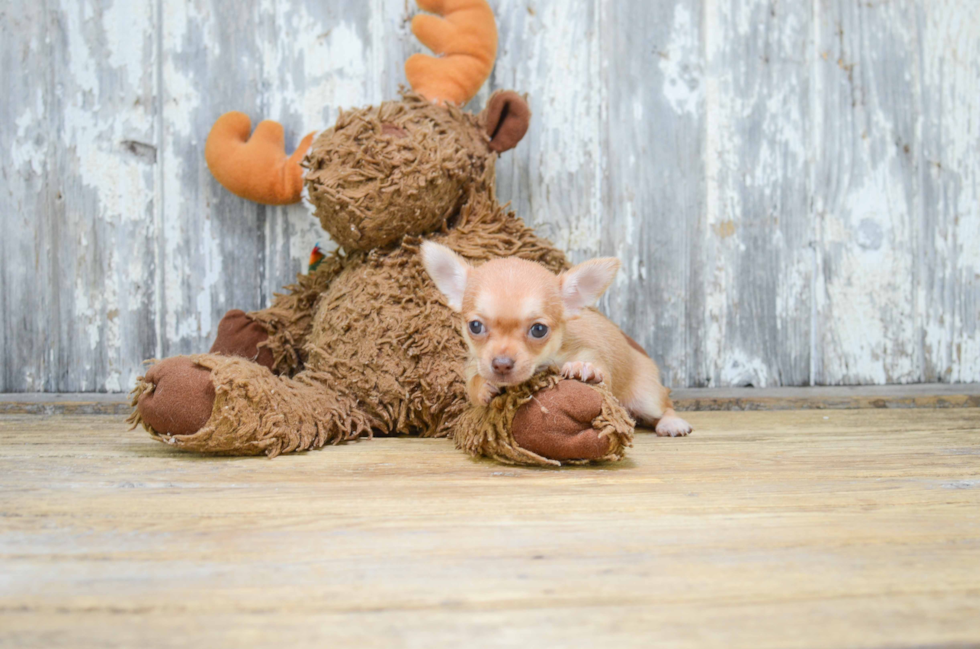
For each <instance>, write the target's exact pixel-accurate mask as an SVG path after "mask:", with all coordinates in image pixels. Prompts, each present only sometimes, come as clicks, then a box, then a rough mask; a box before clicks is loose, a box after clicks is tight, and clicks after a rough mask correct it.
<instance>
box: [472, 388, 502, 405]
mask: <svg viewBox="0 0 980 649" xmlns="http://www.w3.org/2000/svg"><path fill="white" fill-rule="evenodd" d="M498 394H500V388H498V387H497V386H496V385H493V384H491V383H484V384H483V385H481V386H480V389H479V390H477V391H476V394H475V395H474V397H475V399H474V400H475V401H476V404H477V405H479V406H489V405H490V402H491V401H493V398H494V397H495V396H497V395H498Z"/></svg>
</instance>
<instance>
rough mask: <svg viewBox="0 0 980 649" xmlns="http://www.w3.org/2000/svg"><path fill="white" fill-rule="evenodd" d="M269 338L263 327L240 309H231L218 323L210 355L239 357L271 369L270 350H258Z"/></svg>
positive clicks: (265, 348)
mask: <svg viewBox="0 0 980 649" xmlns="http://www.w3.org/2000/svg"><path fill="white" fill-rule="evenodd" d="M268 338H269V333H268V332H267V331H266V329H265V327H263V326H262V325H261V324H259V323H258V322H256V321H255V320H252V319H251V318H250V317H248V315H246V314H245V312H244V311H242V310H241V309H232V310H231V311H229V312H228V313H226V314H225V317H223V318H222V319H221V322H219V323H218V336H217V338H215V339H214V344H213V345H211V353H212V354H222V355H223V356H241V357H242V358H247V359H248V360H250V361H255V362H256V363H258V364H259V365H265V366H266V367H268V368H269V369H272V366H273V364H274V361H273V357H272V350H270V349H269V348H268V347H262V348H261V349H260V348H259V344H260V343H264V342H265V341H266V340H268Z"/></svg>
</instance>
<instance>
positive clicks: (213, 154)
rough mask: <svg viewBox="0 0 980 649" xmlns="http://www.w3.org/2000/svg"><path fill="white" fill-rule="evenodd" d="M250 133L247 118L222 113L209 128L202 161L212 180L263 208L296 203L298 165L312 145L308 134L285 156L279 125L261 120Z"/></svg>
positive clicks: (299, 178)
mask: <svg viewBox="0 0 980 649" xmlns="http://www.w3.org/2000/svg"><path fill="white" fill-rule="evenodd" d="M251 131H252V121H251V120H250V119H249V118H248V115H245V114H244V113H239V112H231V113H225V114H224V115H222V116H221V117H219V118H218V121H216V122H215V123H214V126H213V127H211V133H210V134H209V135H208V140H207V143H206V144H205V145H204V158H205V160H207V163H208V169H210V170H211V174H212V175H213V176H214V177H215V179H216V180H217V181H218V182H219V183H221V184H222V185H224V187H225V188H226V189H227V190H228V191H230V192H232V193H233V194H235V195H237V196H241V197H242V198H247V199H248V200H250V201H255V202H256V203H264V204H266V205H287V204H289V203H297V202H299V200H300V195H301V193H302V191H303V168H302V167H301V166H300V162H301V161H302V160H303V157H304V156H305V155H306V152H307V151H308V150H309V149H310V145H311V144H312V143H313V133H310V134H308V135H307V136H306V137H304V138H303V140H302V141H301V142H300V143H299V146H298V147H296V150H295V151H293V153H292V155H289V156H287V155H286V143H285V137H284V136H283V130H282V125H281V124H279V123H278V122H271V121H264V122H261V123H260V124H259V125H258V127H257V128H256V129H255V133H252V136H251V137H249V133H251Z"/></svg>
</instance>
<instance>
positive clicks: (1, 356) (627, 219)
mask: <svg viewBox="0 0 980 649" xmlns="http://www.w3.org/2000/svg"><path fill="white" fill-rule="evenodd" d="M491 4H492V5H493V7H494V10H495V12H496V15H497V17H498V26H499V30H500V48H499V49H500V51H499V57H498V61H497V65H496V68H495V70H494V72H493V75H492V77H491V79H490V82H489V83H488V84H487V86H486V87H485V88H484V89H483V90H482V91H481V92H480V94H479V95H478V96H477V97H476V98H475V99H474V101H473V102H472V104H471V108H474V109H479V108H480V107H482V105H483V103H484V102H485V101H486V98H487V97H488V96H489V94H490V93H491V92H492V91H493V90H495V89H499V88H513V89H516V90H518V91H521V92H527V93H528V94H529V100H530V103H531V106H532V109H533V110H534V121H533V123H532V127H531V130H530V132H529V133H528V136H527V137H526V138H525V140H524V142H522V143H521V145H520V146H519V147H518V148H517V149H516V150H515V151H514V152H512V153H509V154H505V155H504V156H503V157H502V158H501V160H500V163H499V166H498V178H499V191H500V195H501V198H502V199H504V200H510V201H512V204H513V207H514V208H515V209H516V210H517V211H518V212H519V213H520V214H521V215H522V216H523V217H524V218H526V219H527V220H528V221H529V222H531V223H533V224H534V225H535V227H537V228H539V229H540V230H541V231H542V232H543V233H544V234H546V235H547V236H549V237H551V238H552V239H553V240H554V241H555V242H556V243H557V244H559V245H561V246H563V247H564V248H566V249H568V250H569V251H570V253H571V256H572V258H573V259H575V260H581V259H585V258H587V257H590V256H595V255H607V254H613V255H617V256H619V257H620V258H622V260H623V262H624V271H623V272H622V274H621V276H620V278H619V280H618V282H617V284H616V285H615V286H614V287H613V289H612V290H611V291H610V294H609V295H608V297H607V298H606V299H605V300H604V302H603V306H604V307H605V308H606V310H607V311H608V312H609V313H610V315H611V316H612V317H613V318H614V319H615V320H617V321H618V322H619V323H621V325H622V326H623V328H624V330H626V331H627V332H628V333H630V334H631V335H632V336H634V337H635V338H636V339H637V340H639V341H640V342H641V343H643V344H644V345H645V346H646V347H647V348H648V349H649V350H650V351H651V352H652V353H653V355H654V357H655V358H657V359H658V361H659V362H660V363H661V365H662V367H663V369H664V374H665V376H666V379H667V382H668V383H669V384H670V385H674V386H742V385H754V386H760V387H761V386H779V385H808V384H832V385H833V384H856V383H895V382H898V383H909V382H921V381H943V382H969V381H978V380H980V329H978V324H977V323H978V321H980V191H978V180H980V178H978V174H980V128H978V120H977V115H978V114H980V5H977V3H975V2H973V1H972V0H943V1H938V2H927V1H926V0H906V1H903V2H888V3H879V2H873V3H852V2H847V1H845V0H811V1H810V2H799V3H789V2H780V1H778V0H747V1H736V0H702V1H697V0H652V1H648V0H630V1H623V0H575V2H573V3H569V2H566V1H564V0H561V1H560V0H530V1H528V0H491ZM415 12H416V8H415V6H414V3H413V2H406V0H368V1H361V0H329V1H327V2H321V1H320V0H241V1H235V2H232V1H231V0H190V1H187V2H183V1H180V2H178V1H177V0H136V1H134V2H125V3H123V2H119V1H118V0H115V1H112V0H77V1H74V0H73V1H71V2H69V1H68V0H62V1H60V2H59V1H58V0H50V1H49V2H45V3H34V4H31V3H27V2H14V3H8V6H5V7H4V9H2V10H0V84H2V87H3V88H4V89H5V98H4V101H3V102H0V174H2V175H0V177H2V187H0V228H2V233H3V236H2V237H0V254H2V260H0V343H2V349H0V392H19V391H61V392H69V391H70V392H74V391H110V392H112V391H120V390H126V389H127V388H128V387H129V386H130V385H131V384H132V381H133V378H134V377H135V375H136V374H137V373H139V371H140V364H139V362H140V360H141V359H142V358H147V357H154V356H156V357H160V356H167V355H171V354H177V353H185V352H195V351H200V350H203V349H206V348H207V346H208V344H209V342H210V339H211V338H212V337H213V336H214V333H215V328H216V326H217V323H218V321H219V320H220V318H221V315H222V314H223V313H224V312H225V311H226V310H228V309H230V308H244V309H251V308H256V307H259V306H261V305H263V304H264V303H266V301H267V300H268V299H269V298H270V297H271V295H272V293H273V292H274V291H276V290H278V288H279V287H280V286H282V285H283V284H285V283H288V282H290V281H291V280H292V278H293V276H294V274H295V273H296V272H298V271H300V270H301V269H302V268H303V264H304V263H305V259H306V257H307V255H308V253H309V250H310V248H311V247H312V246H313V244H314V243H316V242H317V241H318V240H319V241H320V242H321V244H322V245H327V244H328V239H327V237H326V236H325V235H324V234H323V232H322V231H321V230H320V228H319V227H318V225H317V223H315V222H314V221H312V219H310V217H309V216H308V214H307V213H306V211H305V210H304V209H303V208H302V207H299V206H296V207H262V206H257V205H252V204H249V203H247V202H245V201H242V200H240V199H238V198H236V197H235V196H232V195H230V194H229V193H228V192H226V191H224V190H223V189H222V188H221V187H220V186H218V185H217V184H216V183H215V182H214V181H213V180H212V179H211V177H210V175H209V174H208V172H207V169H206V166H205V165H204V161H203V156H202V148H203V142H204V138H205V137H206V135H207V132H208V129H209V127H210V125H211V124H212V122H213V121H214V119H215V118H216V117H217V116H218V115H220V114H221V113H222V112H224V111H227V110H233V109H236V110H242V111H244V112H246V113H247V114H249V115H250V116H251V117H252V119H253V121H254V122H257V121H259V120H261V119H263V118H270V119H277V120H280V121H282V122H283V124H284V126H285V128H286V134H287V140H288V141H289V143H290V144H293V143H295V142H296V141H297V140H298V139H299V137H301V135H302V134H304V133H305V132H307V131H310V130H315V129H319V128H322V127H323V126H325V125H329V124H330V123H331V122H332V121H333V119H334V118H335V117H336V114H337V111H338V110H339V109H341V108H344V107H349V106H357V105H363V104H366V103H376V102H378V101H380V100H383V99H386V98H391V97H394V96H395V93H396V91H397V88H398V85H399V84H401V83H402V82H403V78H404V77H403V73H402V65H403V63H404V61H405V58H406V57H407V56H408V55H409V54H411V53H413V52H417V51H421V46H420V45H419V44H418V43H417V42H415V40H414V39H413V38H412V37H411V34H410V31H409V28H408V21H409V19H410V17H411V16H412V15H413V14H414V13H415Z"/></svg>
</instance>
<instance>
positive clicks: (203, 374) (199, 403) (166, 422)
mask: <svg viewBox="0 0 980 649" xmlns="http://www.w3.org/2000/svg"><path fill="white" fill-rule="evenodd" d="M136 384H137V387H136V390H134V391H133V400H132V405H133V406H136V407H137V410H136V411H134V412H133V414H132V415H131V416H130V419H129V421H130V423H131V424H133V427H134V428H135V427H136V425H137V424H143V426H144V427H145V428H147V430H153V431H157V432H159V434H161V435H168V436H174V435H190V434H192V433H196V432H197V431H199V430H200V429H201V428H203V427H204V425H205V424H206V423H207V421H208V419H210V417H211V408H212V406H213V405H214V386H213V385H212V384H211V372H210V371H208V368H206V367H201V366H200V365H197V364H196V363H194V361H193V360H191V359H190V358H188V357H187V356H173V357H171V358H168V359H166V360H163V361H161V362H159V363H157V364H156V365H154V366H153V367H151V368H150V369H149V370H148V371H147V373H146V375H145V376H141V377H139V378H138V379H137V380H136Z"/></svg>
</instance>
